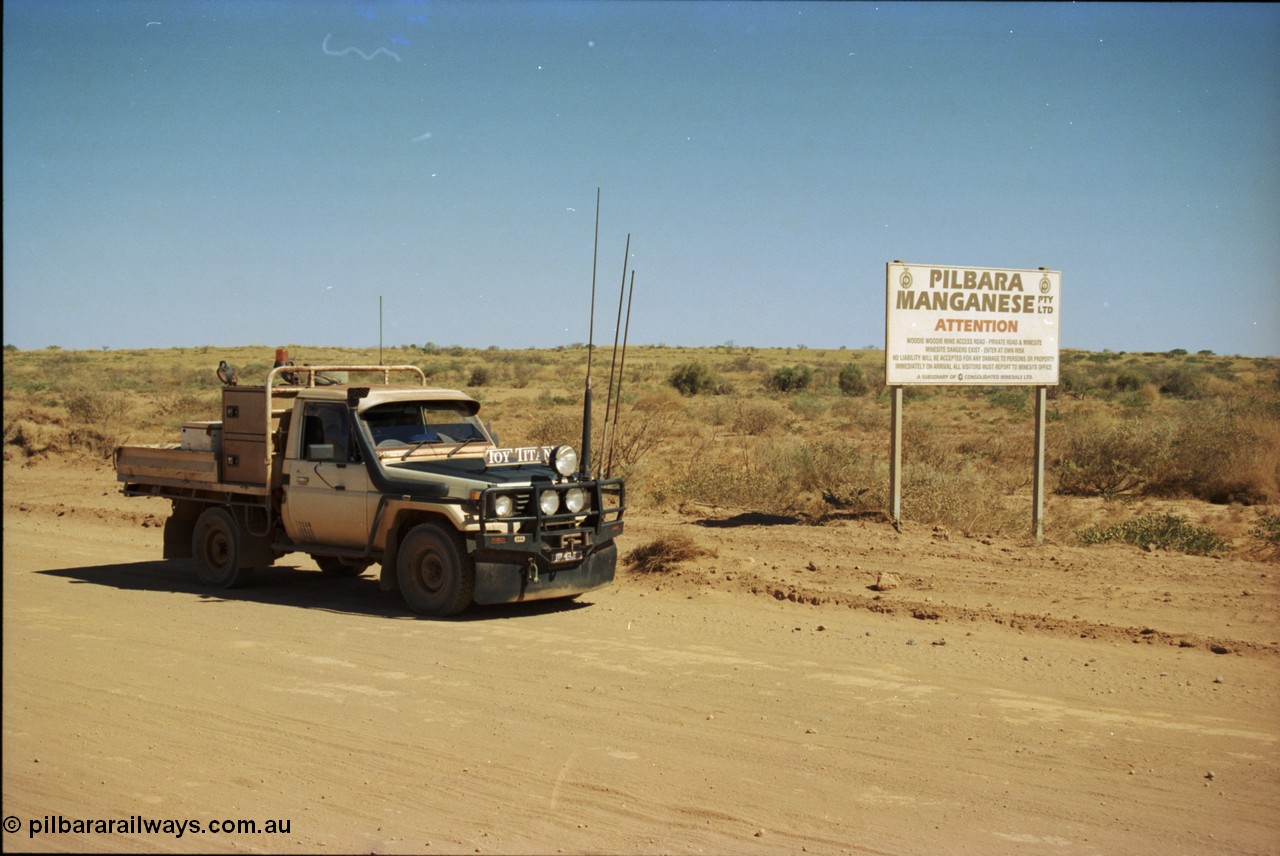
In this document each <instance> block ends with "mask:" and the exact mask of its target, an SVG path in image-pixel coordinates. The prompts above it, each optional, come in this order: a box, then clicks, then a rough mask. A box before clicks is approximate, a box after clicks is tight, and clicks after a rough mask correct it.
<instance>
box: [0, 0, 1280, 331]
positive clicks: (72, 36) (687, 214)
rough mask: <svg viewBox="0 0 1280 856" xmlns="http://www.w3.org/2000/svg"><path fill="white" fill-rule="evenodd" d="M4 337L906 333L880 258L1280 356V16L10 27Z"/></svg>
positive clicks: (913, 14) (141, 12) (386, 18)
mask: <svg viewBox="0 0 1280 856" xmlns="http://www.w3.org/2000/svg"><path fill="white" fill-rule="evenodd" d="M3 63H4V65H3V87H4V93H3V94H4V102H3V103H4V127H3V142H4V164H3V170H4V172H3V179H4V212H3V213H4V219H3V230H4V335H3V338H4V343H5V344H13V345H16V346H18V347H19V348H24V349H27V348H44V347H47V346H50V345H57V346H60V347H64V348H92V349H97V348H104V347H109V348H145V347H179V346H198V345H223V346H229V345H245V344H262V345H267V346H273V345H283V344H304V345H305V344H310V345H335V346H352V347H367V346H371V345H376V344H377V342H378V335H379V333H378V302H379V297H381V298H382V302H383V339H384V342H385V344H387V345H389V346H390V345H399V344H425V343H427V342H434V343H436V344H439V345H452V344H459V345H464V346H468V347H488V346H490V345H496V346H498V347H502V348H523V347H551V346H555V345H562V344H570V343H574V342H585V341H586V340H587V336H588V330H587V327H588V314H589V313H588V301H589V298H590V289H591V276H592V249H593V235H594V220H595V203H596V190H597V188H600V190H601V200H602V203H601V205H602V207H601V214H600V241H599V262H598V268H597V288H598V293H597V313H596V330H595V334H596V341H597V342H602V341H609V340H611V338H612V335H613V322H614V319H615V317H616V311H617V299H618V292H619V288H620V286H621V284H622V270H623V253H624V248H625V246H626V240H627V235H628V234H630V235H631V254H630V260H629V261H630V265H629V269H631V270H634V271H635V303H634V306H633V310H632V317H631V337H630V339H631V341H632V342H633V343H639V344H668V345H690V346H706V345H718V344H724V343H726V342H733V343H735V344H737V345H740V346H758V347H776V346H796V345H805V346H808V347H814V348H819V347H820V348H834V347H840V346H848V347H851V348H861V347H865V346H868V345H872V346H875V347H882V346H883V343H884V312H885V306H884V301H885V282H884V277H885V263H886V262H889V261H892V260H894V259H902V260H904V261H908V262H913V263H926V264H944V265H955V266H987V267H1001V268H1035V267H1039V266H1046V267H1049V268H1052V269H1055V270H1060V271H1062V301H1063V308H1062V316H1061V322H1062V328H1061V329H1062V345H1063V346H1064V347H1068V348H1084V349H1090V350H1103V349H1111V350H1116V351H1149V350H1155V351H1163V350H1168V349H1171V348H1187V349H1189V350H1192V351H1195V350H1201V349H1210V350H1213V351H1215V352H1217V353H1220V354H1245V355H1252V356H1280V275H1278V273H1277V272H1278V271H1280V155H1278V153H1280V6H1277V5H1273V4H1257V5H1253V4H1245V5H1228V4H1207V5H1197V4H1170V5H1164V4H1108V3H1084V4H1043V5H1041V4H1034V3H1014V4H1005V3H944V4H932V3H878V4H877V3H817V4H808V3H721V2H702V3H689V2H669V3H663V2H568V3H565V2H557V3H538V2H529V3H488V2H480V3H467V4H461V3H434V2H432V3H428V2H410V0H400V2H359V3H350V2H337V0H334V2H312V0H305V2H303V0H297V2H291V1H290V0H276V2H182V0H165V2H159V0H136V2H128V0H125V2H88V3H87V2H79V0H59V2H56V3H50V2H37V0H8V2H6V3H5V4H4V56H3Z"/></svg>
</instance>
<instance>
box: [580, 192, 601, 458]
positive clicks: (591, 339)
mask: <svg viewBox="0 0 1280 856" xmlns="http://www.w3.org/2000/svg"><path fill="white" fill-rule="evenodd" d="M599 257H600V188H598V187H597V188H596V237H595V245H594V246H593V247H592V250H591V315H590V317H589V318H588V320H587V386H586V389H584V390H583V392H582V460H581V461H580V462H579V463H580V467H579V469H581V471H582V474H583V475H584V476H586V477H587V478H590V477H591V357H592V355H593V354H594V353H595V350H596V345H595V334H596V261H597V260H598V259H599Z"/></svg>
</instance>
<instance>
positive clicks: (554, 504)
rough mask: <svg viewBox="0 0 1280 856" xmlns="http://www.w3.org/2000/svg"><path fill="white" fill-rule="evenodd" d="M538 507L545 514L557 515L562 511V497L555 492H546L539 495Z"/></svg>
mask: <svg viewBox="0 0 1280 856" xmlns="http://www.w3.org/2000/svg"><path fill="white" fill-rule="evenodd" d="M538 507H539V508H541V509H542V513H543V514H555V513H556V512H557V511H559V510H560V495H559V494H557V493H556V492H555V491H554V490H544V491H543V492H542V493H540V494H539V495H538Z"/></svg>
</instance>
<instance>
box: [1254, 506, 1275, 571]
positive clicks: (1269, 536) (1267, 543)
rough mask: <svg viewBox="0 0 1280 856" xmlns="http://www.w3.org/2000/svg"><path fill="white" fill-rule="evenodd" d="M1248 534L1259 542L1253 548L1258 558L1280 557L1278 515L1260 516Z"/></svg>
mask: <svg viewBox="0 0 1280 856" xmlns="http://www.w3.org/2000/svg"><path fill="white" fill-rule="evenodd" d="M1249 534H1250V535H1251V536H1253V537H1254V538H1257V539H1258V541H1260V542H1261V545H1260V546H1259V547H1258V548H1257V549H1256V550H1255V552H1256V553H1257V554H1258V557H1259V558H1261V559H1267V560H1275V559H1280V517H1276V516H1275V515H1267V516H1264V517H1262V518H1260V519H1259V520H1258V525H1257V526H1255V527H1254V528H1253V530H1252V531H1250V532H1249Z"/></svg>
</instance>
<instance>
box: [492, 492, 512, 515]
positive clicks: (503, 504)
mask: <svg viewBox="0 0 1280 856" xmlns="http://www.w3.org/2000/svg"><path fill="white" fill-rule="evenodd" d="M513 507H514V503H513V502H512V500H511V497H509V496H495V497H494V498H493V513H494V514H496V515H497V516H498V517H510V516H511V511H512V508H513Z"/></svg>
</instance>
